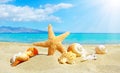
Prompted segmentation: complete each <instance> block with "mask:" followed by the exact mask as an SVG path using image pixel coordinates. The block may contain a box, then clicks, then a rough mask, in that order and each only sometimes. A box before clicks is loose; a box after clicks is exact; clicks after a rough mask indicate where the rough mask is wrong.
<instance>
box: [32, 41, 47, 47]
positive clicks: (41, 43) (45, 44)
mask: <svg viewBox="0 0 120 73" xmlns="http://www.w3.org/2000/svg"><path fill="white" fill-rule="evenodd" d="M33 45H35V46H41V47H48V45H49V44H48V41H45V42H36V43H33Z"/></svg>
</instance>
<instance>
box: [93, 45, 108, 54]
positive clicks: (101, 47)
mask: <svg viewBox="0 0 120 73" xmlns="http://www.w3.org/2000/svg"><path fill="white" fill-rule="evenodd" d="M95 52H96V54H106V53H107V49H106V47H105V46H104V45H99V46H97V47H96V48H95Z"/></svg>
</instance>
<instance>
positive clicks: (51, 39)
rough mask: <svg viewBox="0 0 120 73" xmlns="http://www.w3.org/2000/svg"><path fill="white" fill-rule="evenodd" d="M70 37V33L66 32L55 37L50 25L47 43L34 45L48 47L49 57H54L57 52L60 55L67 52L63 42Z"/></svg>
mask: <svg viewBox="0 0 120 73" xmlns="http://www.w3.org/2000/svg"><path fill="white" fill-rule="evenodd" d="M68 35H69V32H66V33H64V34H61V35H59V36H55V34H54V32H53V30H52V26H51V25H50V24H49V25H48V40H47V41H45V42H37V43H33V45H35V46H41V47H47V48H48V55H53V54H54V53H55V51H56V50H58V51H59V52H60V53H64V52H66V51H65V49H64V47H63V45H62V41H63V40H64V39H65V38H66V37H67V36H68Z"/></svg>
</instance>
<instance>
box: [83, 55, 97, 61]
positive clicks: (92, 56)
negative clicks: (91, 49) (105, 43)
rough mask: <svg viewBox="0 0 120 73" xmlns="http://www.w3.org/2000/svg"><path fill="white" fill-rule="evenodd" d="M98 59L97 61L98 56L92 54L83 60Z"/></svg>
mask: <svg viewBox="0 0 120 73" xmlns="http://www.w3.org/2000/svg"><path fill="white" fill-rule="evenodd" d="M96 59H97V56H96V54H91V55H88V56H85V57H83V60H96Z"/></svg>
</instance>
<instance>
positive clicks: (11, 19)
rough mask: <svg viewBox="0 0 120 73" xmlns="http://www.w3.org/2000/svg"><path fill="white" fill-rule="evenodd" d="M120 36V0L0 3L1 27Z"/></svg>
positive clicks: (4, 0) (15, 0) (6, 0)
mask: <svg viewBox="0 0 120 73" xmlns="http://www.w3.org/2000/svg"><path fill="white" fill-rule="evenodd" d="M48 24H52V26H53V30H54V31H55V32H66V31H69V32H72V33H120V0H0V26H11V27H26V28H32V29H39V30H45V31H47V27H48Z"/></svg>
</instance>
